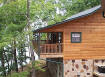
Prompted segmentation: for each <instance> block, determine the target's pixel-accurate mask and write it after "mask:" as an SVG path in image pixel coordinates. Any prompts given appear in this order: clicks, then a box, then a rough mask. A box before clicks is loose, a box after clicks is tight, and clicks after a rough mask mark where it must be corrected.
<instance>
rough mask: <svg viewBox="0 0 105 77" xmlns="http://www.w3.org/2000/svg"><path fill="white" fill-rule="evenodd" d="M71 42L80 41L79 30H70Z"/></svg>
mask: <svg viewBox="0 0 105 77" xmlns="http://www.w3.org/2000/svg"><path fill="white" fill-rule="evenodd" d="M71 42H72V43H80V42H81V32H71Z"/></svg>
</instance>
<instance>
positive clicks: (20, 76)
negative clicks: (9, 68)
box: [7, 71, 29, 77]
mask: <svg viewBox="0 0 105 77" xmlns="http://www.w3.org/2000/svg"><path fill="white" fill-rule="evenodd" d="M28 75H29V72H28V71H24V72H19V73H13V74H11V75H9V76H7V77H27V76H28Z"/></svg>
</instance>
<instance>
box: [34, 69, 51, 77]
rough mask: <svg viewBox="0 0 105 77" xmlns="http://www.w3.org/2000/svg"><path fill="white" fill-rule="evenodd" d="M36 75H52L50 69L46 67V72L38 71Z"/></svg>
mask: <svg viewBox="0 0 105 77" xmlns="http://www.w3.org/2000/svg"><path fill="white" fill-rule="evenodd" d="M36 77H51V75H50V72H49V70H48V69H47V68H46V71H45V72H41V71H39V72H37V74H36Z"/></svg>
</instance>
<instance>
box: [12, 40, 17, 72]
mask: <svg viewBox="0 0 105 77" xmlns="http://www.w3.org/2000/svg"><path fill="white" fill-rule="evenodd" d="M13 45H14V46H13V55H14V62H15V71H16V72H18V62H17V57H16V56H17V55H16V41H15V40H14V41H13Z"/></svg>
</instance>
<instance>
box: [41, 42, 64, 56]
mask: <svg viewBox="0 0 105 77" xmlns="http://www.w3.org/2000/svg"><path fill="white" fill-rule="evenodd" d="M62 51H63V50H62V44H61V43H60V44H43V45H41V46H40V57H41V58H58V57H63V54H62Z"/></svg>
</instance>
